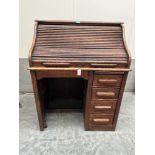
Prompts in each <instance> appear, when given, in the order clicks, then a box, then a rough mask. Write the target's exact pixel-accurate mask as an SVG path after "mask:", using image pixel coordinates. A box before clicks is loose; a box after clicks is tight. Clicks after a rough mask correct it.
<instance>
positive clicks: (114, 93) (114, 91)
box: [92, 88, 119, 99]
mask: <svg viewBox="0 0 155 155" xmlns="http://www.w3.org/2000/svg"><path fill="white" fill-rule="evenodd" d="M118 95H119V89H118V88H92V99H117V98H118Z"/></svg>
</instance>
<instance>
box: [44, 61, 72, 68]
mask: <svg viewBox="0 0 155 155" xmlns="http://www.w3.org/2000/svg"><path fill="white" fill-rule="evenodd" d="M42 64H43V65H44V66H47V67H52V66H53V67H68V66H69V65H70V63H50V62H43V63H42Z"/></svg>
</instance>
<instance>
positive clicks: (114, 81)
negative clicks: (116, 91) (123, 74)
mask: <svg viewBox="0 0 155 155" xmlns="http://www.w3.org/2000/svg"><path fill="white" fill-rule="evenodd" d="M98 82H99V83H104V82H106V83H117V80H116V79H98Z"/></svg>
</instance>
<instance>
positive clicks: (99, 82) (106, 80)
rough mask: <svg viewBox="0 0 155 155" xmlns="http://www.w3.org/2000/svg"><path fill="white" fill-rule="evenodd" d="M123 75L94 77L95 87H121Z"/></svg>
mask: <svg viewBox="0 0 155 155" xmlns="http://www.w3.org/2000/svg"><path fill="white" fill-rule="evenodd" d="M121 81H122V75H94V80H93V86H103V87H104V86H105V87H107V86H115V87H120V85H121Z"/></svg>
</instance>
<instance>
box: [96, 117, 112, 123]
mask: <svg viewBox="0 0 155 155" xmlns="http://www.w3.org/2000/svg"><path fill="white" fill-rule="evenodd" d="M109 121H110V119H109V118H94V119H93V122H100V123H102V122H109Z"/></svg>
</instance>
